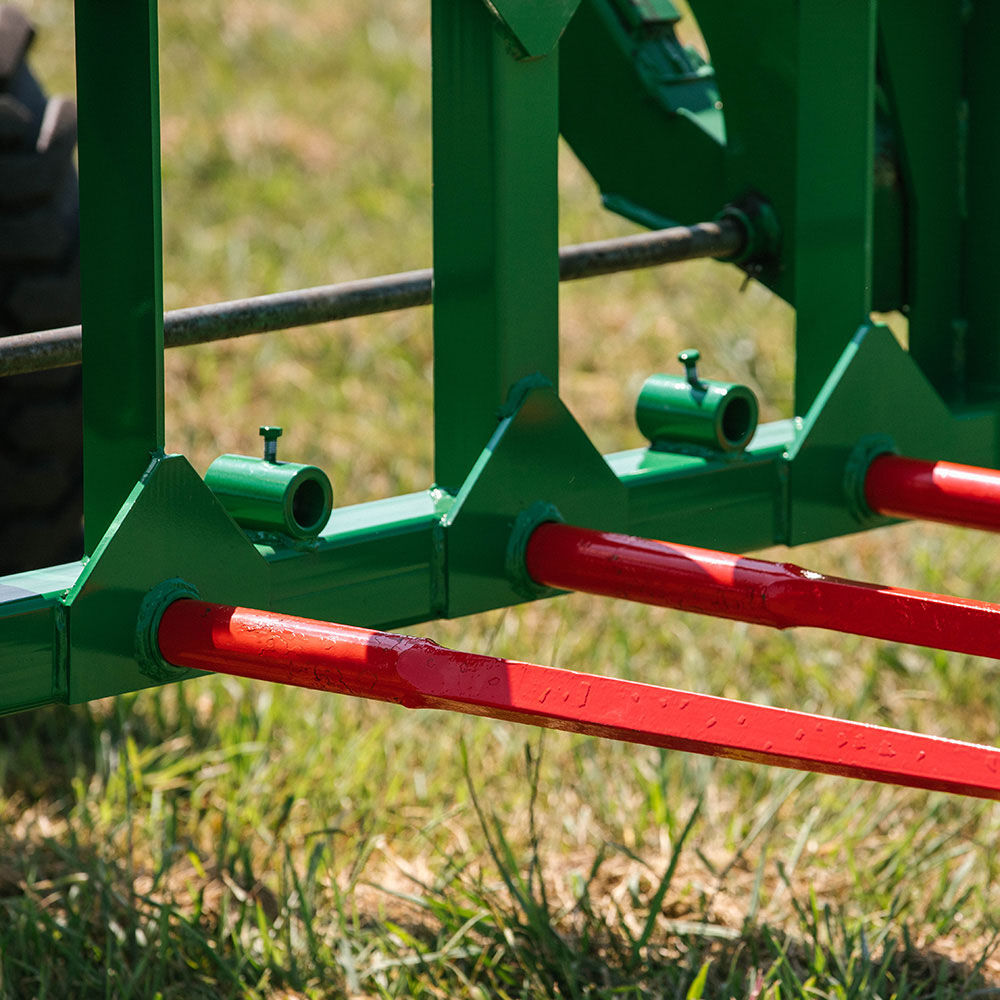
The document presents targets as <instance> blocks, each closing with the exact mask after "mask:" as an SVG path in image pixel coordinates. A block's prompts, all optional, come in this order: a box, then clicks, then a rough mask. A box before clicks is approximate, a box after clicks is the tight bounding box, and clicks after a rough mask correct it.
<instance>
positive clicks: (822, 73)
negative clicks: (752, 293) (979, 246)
mask: <svg viewBox="0 0 1000 1000" xmlns="http://www.w3.org/2000/svg"><path fill="white" fill-rule="evenodd" d="M875 10H876V5H875V0H848V2H843V3H830V2H829V0H800V2H799V4H798V18H799V21H798V92H799V106H798V131H797V149H796V154H797V156H796V159H797V168H798V169H797V177H796V184H795V188H796V201H795V203H796V219H795V234H796V239H795V309H796V357H795V412H796V413H800V414H801V413H805V412H806V410H807V409H808V407H809V404H810V403H812V401H813V399H814V398H815V396H816V394H817V393H818V392H819V390H820V388H822V386H823V383H824V381H825V380H826V377H827V376H828V375H829V374H830V371H831V370H832V368H833V366H834V365H835V364H836V362H837V359H838V358H839V357H840V355H841V352H842V351H843V350H844V348H845V347H846V346H847V343H848V342H849V341H850V339H851V337H852V336H853V334H854V332H855V331H856V330H857V328H858V327H859V326H860V325H861V324H862V323H863V322H864V321H865V320H866V318H867V317H868V313H869V311H870V309H871V274H872V164H873V159H874V152H875V150H874V126H875Z"/></svg>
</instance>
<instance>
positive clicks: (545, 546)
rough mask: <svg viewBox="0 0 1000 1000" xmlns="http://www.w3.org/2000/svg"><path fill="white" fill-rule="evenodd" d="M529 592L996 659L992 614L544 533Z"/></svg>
mask: <svg viewBox="0 0 1000 1000" xmlns="http://www.w3.org/2000/svg"><path fill="white" fill-rule="evenodd" d="M525 564H526V566H527V569H528V573H529V574H530V575H531V577H532V578H533V579H534V580H536V581H537V582H538V583H541V584H546V585H548V586H550V587H558V588H559V589H561V590H580V591H584V592H585V593H588V594H602V595H604V596H605V597H620V598H624V599H625V600H628V601H639V602H641V603H643V604H657V605H660V606H662V607H667V608H677V609H679V610H681V611H696V612H698V613H700V614H707V615H714V616H715V617H717V618H732V619H735V620H737V621H745V622H754V623H756V624H758V625H770V626H772V627H773V628H782V629H783V628H790V627H792V626H795V625H810V626H813V627H815V628H826V629H834V630H836V631H838V632H850V633H853V634H854V635H867V636H873V637H874V638H876V639H890V640H892V641H894V642H909V643H913V644H915V645H918V646H930V647H932V648H934V649H948V650H952V651H954V652H957V653H970V654H972V655H974V656H990V657H994V658H1000V606H998V605H996V604H987V603H985V602H983V601H968V600H963V599H962V598H958V597H945V596H942V595H940V594H926V593H921V592H920V591H915V590H901V589H898V588H895V587H881V586H878V585H877V584H871V583H858V582H856V581H854V580H842V579H839V578H837V577H828V576H822V575H820V574H819V573H813V572H811V571H809V570H805V569H801V568H800V567H798V566H793V565H791V564H790V563H774V562H767V561H765V560H763V559H750V558H747V557H744V556H737V555H732V554H730V553H728V552H713V551H711V550H709V549H697V548H693V547H692V546H689V545H673V544H670V543H668V542H657V541H652V540H650V539H646V538H633V537H631V536H629V535H616V534H611V533H610V532H603V531H588V530H586V529H584V528H575V527H572V526H570V525H568V524H543V525H541V526H540V527H539V528H537V529H536V530H535V532H534V534H533V535H532V536H531V539H530V540H529V542H528V547H527V552H526V556H525Z"/></svg>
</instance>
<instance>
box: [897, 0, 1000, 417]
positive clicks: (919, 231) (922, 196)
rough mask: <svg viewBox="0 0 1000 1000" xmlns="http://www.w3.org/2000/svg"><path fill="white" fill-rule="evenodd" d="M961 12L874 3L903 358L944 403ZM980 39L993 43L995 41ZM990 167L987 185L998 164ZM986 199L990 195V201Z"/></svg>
mask: <svg viewBox="0 0 1000 1000" xmlns="http://www.w3.org/2000/svg"><path fill="white" fill-rule="evenodd" d="M965 6H966V5H964V4H934V3H928V2H927V0H924V2H923V3H920V4H914V3H913V0H881V3H880V5H879V28H880V43H881V49H880V55H881V70H882V77H883V80H884V83H885V86H886V88H887V90H888V93H889V97H890V100H891V102H892V108H893V113H894V117H895V119H896V122H897V123H898V127H899V132H900V135H899V142H900V145H901V149H902V167H903V181H904V185H905V189H906V203H907V218H906V236H907V244H908V245H907V250H908V255H909V259H908V261H907V293H908V295H907V299H908V304H909V307H910V310H909V334H910V336H909V348H910V355H911V356H912V357H913V360H914V361H916V362H917V364H918V365H920V367H921V369H922V370H923V372H924V374H925V375H926V376H927V378H928V379H929V380H930V381H931V383H932V385H933V386H934V388H935V389H937V390H938V392H939V393H941V395H942V396H943V397H944V398H945V399H946V400H948V401H949V402H950V403H956V402H960V401H961V399H962V398H963V396H964V395H965V371H964V366H965V342H964V341H965V329H966V315H965V311H964V307H963V304H962V274H963V270H964V267H963V259H962V258H963V246H962V243H963V234H962V216H963V214H964V212H965V177H964V158H965V150H966V145H967V144H966V126H967V114H966V112H967V107H966V105H965V102H964V100H963V95H962V89H963V77H965V76H966V75H967V73H968V69H967V67H966V65H965V63H966V60H965V58H964V51H963V29H962V21H963V19H964V17H965V14H964V12H963V9H962V8H963V7H965ZM993 6H995V5H993V4H985V5H984V4H976V5H975V8H974V9H976V10H977V13H979V20H980V21H982V20H985V19H986V18H988V17H989V14H988V13H986V15H985V17H984V15H983V13H982V11H986V12H988V11H989V9H990V8H991V7H993ZM980 9H981V10H980ZM983 41H984V42H986V44H987V45H988V46H992V47H993V48H995V46H996V41H995V37H993V36H987V37H986V38H985V39H983ZM986 58H987V66H988V68H987V69H986V74H987V76H988V75H989V74H991V73H992V72H993V63H994V59H993V58H992V53H990V54H989V55H988V56H987V57H986ZM995 90H996V85H995V84H994V83H992V82H987V83H986V87H985V89H984V90H983V91H982V101H983V103H982V104H981V103H980V97H979V95H978V94H977V95H976V103H977V107H983V108H985V106H986V105H988V104H989V103H990V99H991V98H990V95H992V94H993V92H994V91H995ZM994 107H995V102H994ZM988 169H989V172H990V174H991V180H990V184H991V185H992V184H993V180H992V175H994V173H995V164H990V166H989V168H988ZM992 200H993V199H992V196H987V203H989V202H991V201H992ZM990 280H992V279H990ZM991 292H992V289H991ZM994 333H995V331H993V330H990V331H988V336H989V337H990V338H991V339H992V337H993V335H994Z"/></svg>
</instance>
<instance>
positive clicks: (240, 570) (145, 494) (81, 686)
mask: <svg viewBox="0 0 1000 1000" xmlns="http://www.w3.org/2000/svg"><path fill="white" fill-rule="evenodd" d="M171 579H180V580H183V581H185V582H186V583H188V584H190V585H191V586H193V587H194V588H195V589H196V590H197V592H198V594H199V596H200V597H201V598H202V599H204V600H212V601H218V602H221V603H230V604H232V603H240V604H246V605H250V606H251V607H267V606H268V605H269V603H270V594H269V593H268V579H267V564H266V563H265V561H264V559H263V558H262V557H261V555H260V554H259V553H258V552H257V551H256V549H255V548H254V547H253V545H252V544H251V542H250V540H249V539H248V538H247V537H246V535H245V534H244V533H243V532H242V531H240V529H239V528H238V527H237V526H236V524H235V523H234V522H233V521H232V519H231V518H230V517H229V515H228V514H226V512H225V511H224V510H223V509H222V506H221V505H220V504H219V502H218V500H216V499H215V497H214V496H212V493H211V492H210V491H209V489H208V487H207V486H206V485H205V484H204V483H203V482H202V480H201V479H200V478H199V476H198V474H197V473H196V472H195V471H194V470H193V469H192V468H191V466H190V465H189V464H188V463H187V460H186V459H184V458H183V457H181V456H180V455H172V456H169V457H167V458H157V459H154V460H153V462H152V463H151V464H150V465H149V467H148V468H147V470H146V472H145V474H144V475H143V476H142V478H141V479H140V481H139V482H138V483H137V484H136V486H135V487H134V489H133V490H132V492H131V493H130V494H129V496H128V499H127V500H126V502H125V504H124V505H123V506H122V508H121V510H120V511H119V512H118V515H117V516H116V518H115V519H114V521H113V522H112V524H111V527H110V528H109V529H108V531H107V533H106V534H105V536H104V538H102V539H101V541H100V544H99V545H98V546H97V548H96V550H95V551H94V554H93V556H92V557H91V558H90V561H89V562H87V564H86V565H85V566H84V568H83V572H82V573H81V574H80V576H79V578H78V579H77V580H76V582H75V583H74V585H73V587H72V588H71V590H70V591H69V594H68V595H67V597H66V603H67V605H68V607H69V617H70V662H69V697H70V700H71V701H86V700H88V699H90V698H101V697H104V696H105V695H109V694H119V693H120V692H123V691H133V690H136V689H138V688H142V687H148V686H149V685H151V684H153V683H157V682H158V679H157V678H153V677H150V676H148V675H147V674H144V673H143V672H142V670H141V668H140V666H139V664H137V663H136V656H135V652H136V650H135V643H136V622H137V620H138V618H139V611H140V607H141V605H142V601H143V598H144V597H145V596H146V594H147V593H149V591H151V590H152V589H153V588H154V587H156V586H157V585H159V584H161V583H162V582H163V581H165V580H171ZM210 594H213V595H216V596H212V597H210V596H209V595H210ZM257 602H262V603H259V604H258V603H257Z"/></svg>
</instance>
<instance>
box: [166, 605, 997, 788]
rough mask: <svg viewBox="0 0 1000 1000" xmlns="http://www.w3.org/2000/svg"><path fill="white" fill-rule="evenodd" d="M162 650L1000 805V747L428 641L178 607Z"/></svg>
mask: <svg viewBox="0 0 1000 1000" xmlns="http://www.w3.org/2000/svg"><path fill="white" fill-rule="evenodd" d="M158 641H159V647H160V651H161V653H162V654H163V656H164V657H165V658H166V659H167V660H168V661H169V662H170V663H173V664H175V665H176V666H180V667H191V668H194V669H198V670H216V671H221V672H223V673H227V674H236V675H239V676H243V677H253V678H257V679H258V680H266V681H277V682H279V683H282V684H294V685H297V686H299V687H306V688H313V689H316V690H319V691H331V692H337V693H340V694H348V695H355V696H357V697H360V698H371V699H375V700H377V701H387V702H393V703H395V704H398V705H403V706H405V707H407V708H437V709H448V710H451V711H455V712H463V713H466V714H469V715H482V716H487V717H489V718H494V719H503V720H507V721H510V722H520V723H526V724H529V725H536V726H544V727H546V728H549V729H562V730H566V731H568V732H574V733H584V734H587V735H589V736H600V737H604V738H607V739H614V740H621V741H624V742H628V743H639V744H644V745H646V746H655V747H666V748H669V749H673V750H684V751H689V752H692V753H700V754H706V755H709V756H714V757H730V758H735V759H737V760H746V761H751V762H754V763H759V764H774V765H777V766H780V767H790V768H797V769H799V770H805V771H819V772H823V773H827V774H839V775H845V776H849V777H853V778H862V779H866V780H869V781H879V782H885V783H888V784H896V785H910V786H913V787H916V788H928V789H934V790H937V791H946V792H954V793H957V794H960V795H971V796H976V797H979V798H989V799H997V798H1000V751H998V750H996V749H994V748H992V747H984V746H976V745H974V744H971V743H960V742H957V741H954V740H947V739H942V738H939V737H933V736H922V735H920V734H917V733H909V732H903V731H900V730H895V729H886V728H882V727H879V726H870V725H865V724H863V723H857V722H845V721H842V720H840V719H832V718H828V717H826V716H819V715H810V714H808V713H806V712H791V711H786V710H784V709H780V708H770V707H766V706H762V705H752V704H748V703H746V702H739V701H731V700H729V699H726V698H716V697H712V696H710V695H703V694H693V693H691V692H688V691H678V690H674V689H672V688H663V687H657V686H655V685H652V684H640V683H636V682H633V681H625V680H620V679H617V678H614V677H601V676H597V675H594V674H584V673H577V672H576V671H572V670H564V669H559V668H556V667H545V666H539V665H537V664H534V663H522V662H520V661H517V660H503V659H498V658H496V657H492V656H480V655H477V654H473V653H463V652H456V651H453V650H450V649H445V648H443V647H441V646H439V645H437V643H434V642H431V641H430V640H428V639H418V638H413V637H411V636H402V635H392V634H389V633H386V632H373V631H370V630H368V629H362V628H355V627H352V626H347V625H334V624H330V623H327V622H317V621H311V620H309V619H306V618H292V617H290V616H288V615H280V614H275V613H273V612H266V611H254V610H250V609H247V608H233V607H224V606H222V605H218V604H207V603H204V602H201V601H191V600H179V601H175V602H174V603H173V604H171V605H170V606H169V607H168V608H167V609H166V611H165V612H164V613H163V617H162V619H161V621H160V625H159V631H158Z"/></svg>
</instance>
